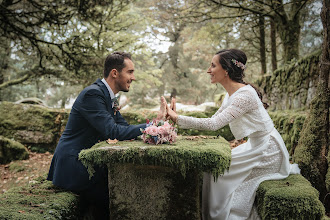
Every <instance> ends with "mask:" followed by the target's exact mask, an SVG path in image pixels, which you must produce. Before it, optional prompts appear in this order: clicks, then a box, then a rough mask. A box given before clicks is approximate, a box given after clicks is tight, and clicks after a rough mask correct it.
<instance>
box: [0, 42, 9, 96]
mask: <svg viewBox="0 0 330 220" xmlns="http://www.w3.org/2000/svg"><path fill="white" fill-rule="evenodd" d="M0 41H1V42H0V85H1V84H3V83H4V82H5V72H6V71H8V69H9V62H10V60H9V59H10V54H11V48H10V41H9V40H8V39H4V38H0ZM2 100H3V97H2V91H1V89H0V101H2Z"/></svg>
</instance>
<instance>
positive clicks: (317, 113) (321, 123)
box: [293, 86, 330, 210]
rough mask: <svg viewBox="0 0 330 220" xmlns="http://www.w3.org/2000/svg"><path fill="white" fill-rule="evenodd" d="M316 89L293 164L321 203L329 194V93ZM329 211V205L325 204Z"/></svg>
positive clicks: (320, 88)
mask: <svg viewBox="0 0 330 220" xmlns="http://www.w3.org/2000/svg"><path fill="white" fill-rule="evenodd" d="M323 91H327V90H324V89H322V86H320V87H319V88H318V95H317V96H316V97H315V99H313V101H312V102H311V105H310V113H309V115H308V117H307V118H306V120H305V123H304V128H303V130H302V132H301V135H300V136H301V137H300V139H299V142H298V145H297V147H296V150H295V153H294V155H293V159H294V162H296V163H298V165H299V167H300V169H301V174H302V175H303V176H304V177H305V178H306V179H308V180H309V181H310V182H311V184H312V185H313V186H314V187H315V188H316V189H317V190H318V191H319V192H320V199H321V200H322V201H323V200H324V198H325V197H326V196H327V194H328V193H329V192H328V191H327V189H326V183H325V180H326V175H327V172H328V160H327V156H328V152H329V143H327V139H328V137H329V131H328V130H327V128H328V125H327V123H329V121H328V120H327V117H328V115H327V114H328V113H327V112H326V111H325V109H327V108H328V102H329V100H330V97H329V96H330V93H329V92H327V93H324V92H323ZM326 205H327V207H328V209H329V210H330V205H329V204H326Z"/></svg>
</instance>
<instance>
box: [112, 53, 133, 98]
mask: <svg viewBox="0 0 330 220" xmlns="http://www.w3.org/2000/svg"><path fill="white" fill-rule="evenodd" d="M124 64H125V67H124V68H123V69H122V71H121V72H119V73H118V77H117V78H116V88H117V90H118V91H123V92H128V91H129V87H130V86H131V83H132V81H133V80H135V76H134V63H133V62H132V60H130V59H125V60H124Z"/></svg>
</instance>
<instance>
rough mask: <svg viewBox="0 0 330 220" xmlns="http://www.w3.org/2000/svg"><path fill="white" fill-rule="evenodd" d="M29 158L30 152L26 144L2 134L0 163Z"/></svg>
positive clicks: (0, 137) (0, 139)
mask: <svg viewBox="0 0 330 220" xmlns="http://www.w3.org/2000/svg"><path fill="white" fill-rule="evenodd" d="M28 158H29V152H28V150H27V149H26V148H25V147H24V145H22V144H21V143H19V142H17V141H14V140H11V139H8V138H5V137H3V136H0V164H6V163H9V162H11V161H13V160H25V159H28Z"/></svg>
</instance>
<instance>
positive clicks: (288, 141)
mask: <svg viewBox="0 0 330 220" xmlns="http://www.w3.org/2000/svg"><path fill="white" fill-rule="evenodd" d="M269 115H270V117H271V118H272V120H273V122H274V126H275V128H276V129H277V130H278V132H279V133H280V134H281V136H282V138H283V141H284V143H285V146H286V148H287V149H288V151H289V153H290V155H293V154H294V150H295V148H296V146H297V145H298V141H299V138H300V132H301V130H302V128H303V124H304V121H305V119H306V116H307V114H306V113H305V112H301V111H294V110H288V111H275V112H269Z"/></svg>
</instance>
